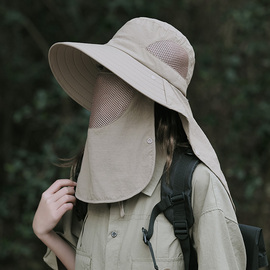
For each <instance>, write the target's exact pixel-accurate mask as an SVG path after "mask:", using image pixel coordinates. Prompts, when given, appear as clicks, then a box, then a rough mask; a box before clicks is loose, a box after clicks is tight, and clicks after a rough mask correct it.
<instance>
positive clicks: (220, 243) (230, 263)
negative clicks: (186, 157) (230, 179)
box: [192, 164, 246, 270]
mask: <svg viewBox="0 0 270 270" xmlns="http://www.w3.org/2000/svg"><path fill="white" fill-rule="evenodd" d="M192 183H193V187H192V204H193V214H194V225H193V240H194V246H195V249H196V251H197V256H198V265H199V270H211V269H213V270H219V269H220V270H221V269H222V270H227V269H228V270H230V269H234V270H245V269H246V253H245V246H244V242H243V238H242V234H241V232H240V229H239V226H238V222H237V218H236V215H235V211H234V208H233V205H232V203H231V199H230V197H229V194H228V193H227V191H226V190H225V188H224V187H223V186H222V184H221V182H220V181H219V180H218V178H217V177H216V176H215V175H214V174H213V173H212V172H211V171H210V170H209V169H208V168H207V167H206V166H204V165H203V164H200V165H198V167H197V168H196V170H195V172H194V174H193V180H192Z"/></svg>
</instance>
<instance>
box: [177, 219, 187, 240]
mask: <svg viewBox="0 0 270 270" xmlns="http://www.w3.org/2000/svg"><path fill="white" fill-rule="evenodd" d="M173 226H174V234H175V236H176V237H177V238H178V239H180V240H185V239H186V238H187V237H188V236H189V231H188V224H187V221H186V220H183V221H180V222H174V224H173Z"/></svg>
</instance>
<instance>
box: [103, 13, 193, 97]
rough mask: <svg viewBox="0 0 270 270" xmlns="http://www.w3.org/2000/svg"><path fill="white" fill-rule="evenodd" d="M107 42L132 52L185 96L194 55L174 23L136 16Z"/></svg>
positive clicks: (128, 52) (126, 51)
mask: <svg viewBox="0 0 270 270" xmlns="http://www.w3.org/2000/svg"><path fill="white" fill-rule="evenodd" d="M108 45H110V46H113V47H116V48H118V49H120V50H122V51H123V52H125V53H127V54H129V55H130V56H131V57H133V58H134V59H136V60H137V61H139V62H140V63H142V64H143V65H145V66H146V67H148V68H149V69H151V70H152V71H153V72H155V73H157V74H158V75H159V76H161V77H162V78H164V79H165V80H167V81H168V82H169V83H171V84H172V85H173V86H175V87H176V88H178V89H180V90H181V92H182V94H184V95H186V91H187V87H188V84H189V83H190V80H191V78H192V74H193V70H194V64H195V54H194V50H193V48H192V46H191V44H190V43H189V41H188V39H187V38H186V37H185V36H184V35H183V34H182V33H181V32H180V31H178V30H177V29H176V28H174V27H173V26H171V25H169V24H167V23H165V22H162V21H159V20H156V19H150V18H135V19H132V20H130V21H128V22H127V23H126V24H125V25H124V26H123V27H121V28H120V29H119V30H118V31H117V33H116V34H115V35H114V36H113V38H112V39H111V40H110V41H109V42H108Z"/></svg>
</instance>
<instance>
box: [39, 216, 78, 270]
mask: <svg viewBox="0 0 270 270" xmlns="http://www.w3.org/2000/svg"><path fill="white" fill-rule="evenodd" d="M81 226H82V222H79V221H78V220H77V217H76V216H75V213H74V212H73V211H69V212H67V213H66V214H65V215H64V216H63V218H62V220H61V225H60V228H62V229H61V230H62V231H61V232H60V231H59V232H58V231H57V234H58V235H59V236H61V237H62V238H63V239H64V240H65V241H66V242H67V243H68V244H69V245H70V246H71V247H72V248H73V249H74V250H75V249H76V246H77V242H78V238H79V235H80V232H81ZM43 260H44V262H45V263H47V265H48V266H49V267H50V268H51V269H54V270H61V269H65V268H64V267H63V266H62V264H61V263H60V262H59V260H58V259H57V257H56V256H55V254H54V253H53V252H52V251H51V250H50V249H49V248H48V249H47V252H46V254H45V255H44V257H43Z"/></svg>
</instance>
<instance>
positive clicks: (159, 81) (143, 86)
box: [49, 18, 229, 194]
mask: <svg viewBox="0 0 270 270" xmlns="http://www.w3.org/2000/svg"><path fill="white" fill-rule="evenodd" d="M49 64H50V67H51V70H52V72H53V74H54V76H55V78H56V80H57V81H58V83H59V84H60V85H61V87H62V88H63V89H64V90H65V91H66V92H67V94H68V95H69V96H70V97H71V98H72V99H74V100H75V101H76V102H77V103H78V104H80V105H81V106H82V107H84V108H85V109H87V110H89V111H91V106H92V93H93V88H94V85H95V81H96V77H97V74H98V71H99V66H100V65H101V66H104V67H106V68H107V69H109V70H110V71H111V72H113V73H114V74H116V75H117V76H118V77H120V78H121V79H123V80H124V81H126V82H127V83H128V84H129V85H131V86H132V87H134V88H135V89H136V90H137V91H139V92H141V93H142V94H143V95H145V96H147V97H148V98H150V99H152V100H153V101H155V102H157V103H159V104H161V105H163V106H165V107H167V108H169V109H171V110H174V111H176V112H178V113H179V116H180V118H181V120H182V124H183V127H184V130H185V132H186V134H187V137H188V139H189V142H190V144H191V147H192V149H193V151H194V153H195V154H196V155H197V156H198V157H199V158H200V160H201V161H202V162H203V163H205V165H206V166H208V167H209V168H210V169H211V170H212V171H213V173H214V174H215V175H216V176H217V177H218V178H219V180H220V181H221V183H222V184H223V185H224V187H225V188H226V190H227V191H228V194H229V189H228V186H227V182H226V180H225V177H224V175H223V173H222V171H221V168H220V165H219V161H218V158H217V156H216V153H215V151H214V149H213V147H212V145H211V144H210V142H209V140H208V139H207V137H206V136H205V134H204V133H203V131H202V130H201V128H200V127H199V125H198V124H197V122H196V121H195V119H194V117H193V115H192V111H191V108H190V105H189V102H188V99H187V98H186V92H187V88H188V85H189V83H190V80H191V78H192V75H193V70H194V64H195V54H194V50H193V48H192V46H191V44H190V43H189V41H188V39H187V38H186V37H185V36H184V35H183V34H182V33H181V32H180V31H178V30H177V29H176V28H174V27H173V26H171V25H169V24H168V23H165V22H162V21H159V20H156V19H150V18H135V19H132V20H130V21H128V22H127V23H126V24H125V25H124V26H123V27H121V28H120V29H119V30H118V31H117V33H116V34H115V35H114V36H113V37H112V39H111V40H110V41H109V42H108V43H106V44H102V45H101V44H90V43H78V42H59V43H56V44H54V45H53V46H52V47H51V48H50V51H49Z"/></svg>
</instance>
